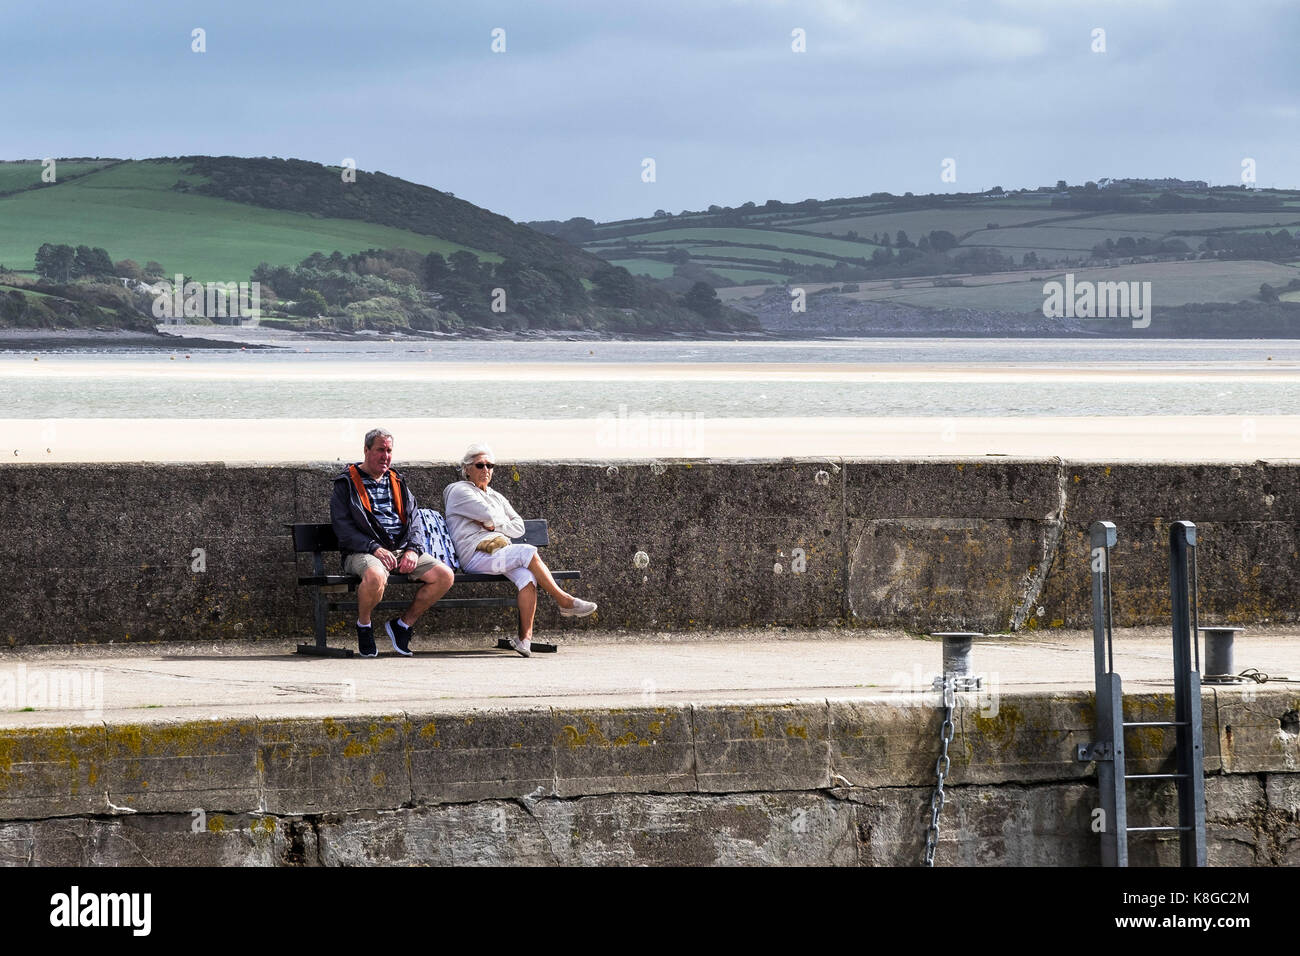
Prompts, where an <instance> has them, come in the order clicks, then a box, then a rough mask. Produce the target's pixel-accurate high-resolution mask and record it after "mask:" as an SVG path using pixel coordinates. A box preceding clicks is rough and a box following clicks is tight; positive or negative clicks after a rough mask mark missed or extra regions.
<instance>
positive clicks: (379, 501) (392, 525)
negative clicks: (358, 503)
mask: <svg viewBox="0 0 1300 956" xmlns="http://www.w3.org/2000/svg"><path fill="white" fill-rule="evenodd" d="M357 470H358V471H360V469H357ZM361 481H362V483H363V484H365V486H366V494H368V495H370V510H371V512H372V513H373V514H374V516H375V519H376V520H377V521H378V522H379V525H380V527H382V528H383V529H384V530H385V531H386V532H388V537H389V539H390V542H391V543H392V544H396V543H397V541H398V539H400V538H401V537H402V519H401V518H400V517H398V514H397V508H396V506H395V505H394V504H393V485H392V481H391V479H390V478H389V477H388V474H387V473H386V472H385V474H384V476H383V477H382V478H371V477H370V476H369V475H367V474H366V473H365V472H364V471H362V472H361Z"/></svg>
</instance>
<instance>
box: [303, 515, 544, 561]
mask: <svg viewBox="0 0 1300 956" xmlns="http://www.w3.org/2000/svg"><path fill="white" fill-rule="evenodd" d="M287 527H289V528H292V529H293V550H294V551H295V552H297V553H298V554H303V553H306V552H321V551H337V550H338V549H339V539H338V538H337V537H336V536H335V534H334V526H333V525H330V524H293V525H287ZM510 540H511V541H513V542H514V543H515V544H531V545H535V546H536V547H539V548H544V547H546V546H547V545H549V544H550V543H551V533H550V531H549V530H548V529H547V526H546V519H545V518H525V519H524V533H523V534H522V535H521V536H520V537H518V538H511V539H510Z"/></svg>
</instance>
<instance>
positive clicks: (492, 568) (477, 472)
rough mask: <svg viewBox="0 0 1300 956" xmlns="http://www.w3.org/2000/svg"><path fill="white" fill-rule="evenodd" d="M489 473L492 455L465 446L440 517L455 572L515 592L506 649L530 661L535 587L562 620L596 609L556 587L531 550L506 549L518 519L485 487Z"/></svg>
mask: <svg viewBox="0 0 1300 956" xmlns="http://www.w3.org/2000/svg"><path fill="white" fill-rule="evenodd" d="M494 467H495V462H493V460H492V449H490V448H488V447H487V446H486V445H479V444H474V445H470V446H469V448H468V449H467V450H466V451H465V455H464V457H463V458H462V459H461V464H460V473H461V475H462V477H463V479H464V480H462V481H456V482H453V483H451V484H450V485H448V486H447V487H446V488H444V489H443V491H442V500H443V502H444V507H443V513H444V514H445V515H446V518H447V531H448V533H450V534H451V540H452V543H453V544H455V546H456V557H457V558H458V559H459V560H460V566H461V568H462V569H463V570H465V571H468V572H470V573H472V574H504V575H505V576H506V577H508V578H509V579H510V580H511V581H513V582H514V583H515V587H516V588H518V589H519V598H518V600H519V637H518V638H515V637H513V636H512V637H511V638H510V646H511V647H513V648H514V649H515V650H516V651H518V652H519V653H520V654H522V655H523V656H524V657H532V648H531V643H532V639H533V616H534V614H535V613H536V611H537V586H538V585H539V584H540V585H541V586H542V587H543V588H545V589H546V593H548V594H549V595H550V596H551V597H553V598H555V603H556V604H557V605H559V608H560V614H561V615H563V616H564V617H586V616H587V615H588V614H591V613H592V612H594V611H595V610H596V605H595V603H594V602H592V601H584V600H582V599H581V598H576V597H574V596H573V595H572V594H569V593H568V592H567V591H565V590H564V589H563V588H562V587H560V586H559V585H558V584H556V583H555V579H554V578H553V577H551V572H550V569H549V568H547V567H546V564H545V562H543V561H542V558H541V556H540V555H539V554H538V553H537V548H535V547H534V546H533V545H531V544H511V543H510V539H511V538H517V537H519V536H520V535H522V534H523V533H524V519H523V518H521V517H519V515H518V514H516V512H515V509H514V508H512V507H511V506H510V502H509V501H507V500H506V498H505V496H504V495H502V494H499V493H498V492H496V491H494V490H493V489H491V488H489V487H488V483H489V482H491V481H492V469H493V468H494Z"/></svg>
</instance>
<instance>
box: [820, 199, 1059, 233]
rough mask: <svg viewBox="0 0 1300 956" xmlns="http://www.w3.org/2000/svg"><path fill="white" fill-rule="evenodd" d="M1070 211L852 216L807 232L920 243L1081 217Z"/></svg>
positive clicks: (950, 211)
mask: <svg viewBox="0 0 1300 956" xmlns="http://www.w3.org/2000/svg"><path fill="white" fill-rule="evenodd" d="M1077 215H1078V213H1077V212H1074V211H1072V210H1067V209H1011V208H1003V207H998V206H989V207H987V208H985V207H980V208H977V209H918V210H916V211H914V212H882V213H877V214H876V215H874V216H851V217H846V218H844V219H836V220H833V221H831V222H818V223H809V224H807V225H804V226H802V227H801V228H803V229H808V230H811V231H812V232H834V233H844V232H847V231H848V230H850V229H854V230H857V233H858V235H860V236H868V237H870V236H871V234H872V233H876V232H887V233H889V235H890V237H891V238H893V237H894V236H895V235H896V234H897V233H898V230H900V229H902V230H903V231H904V232H906V233H907V236H908V238H909V239H911V240H912V241H913V242H916V240H917V239H919V238H920V237H921V236H922V235H925V234H926V233H929V232H932V231H934V230H939V229H942V230H946V231H948V232H951V233H952V234H953V235H955V236H962V235H964V234H965V233H967V232H970V231H971V230H972V229H983V228H984V227H985V226H987V225H988V224H989V223H991V222H996V223H997V224H998V225H999V226H1002V227H1006V226H1015V225H1019V224H1020V223H1022V222H1036V221H1037V220H1040V219H1060V218H1064V217H1067V216H1077Z"/></svg>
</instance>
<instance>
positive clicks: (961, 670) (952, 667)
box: [930, 631, 984, 691]
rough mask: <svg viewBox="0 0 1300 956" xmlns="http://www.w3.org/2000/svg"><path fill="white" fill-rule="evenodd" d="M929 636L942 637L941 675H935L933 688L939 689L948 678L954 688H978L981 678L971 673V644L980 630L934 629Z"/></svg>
mask: <svg viewBox="0 0 1300 956" xmlns="http://www.w3.org/2000/svg"><path fill="white" fill-rule="evenodd" d="M930 636H931V637H940V638H943V677H936V678H935V680H934V689H935V690H940V689H942V687H943V682H944V681H945V680H948V681H950V682H951V683H952V686H953V688H954V689H955V690H959V691H971V690H979V688H980V685H981V683H982V679H981V678H979V677H976V676H974V675H972V674H971V645H972V643H973V642H974V640H975V638H977V637H983V636H984V634H983V633H982V632H980V631H935V632H934V633H933V634H931V635H930Z"/></svg>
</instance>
